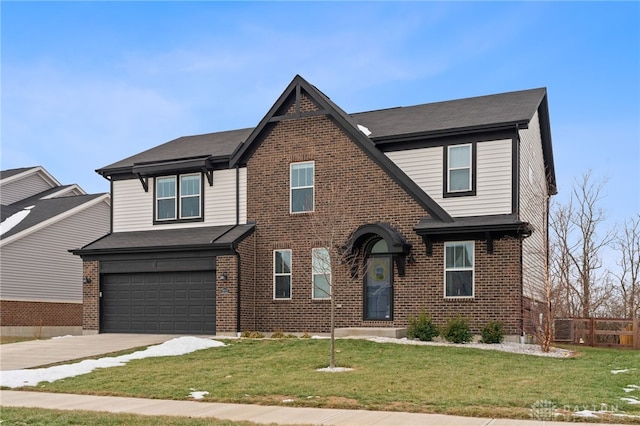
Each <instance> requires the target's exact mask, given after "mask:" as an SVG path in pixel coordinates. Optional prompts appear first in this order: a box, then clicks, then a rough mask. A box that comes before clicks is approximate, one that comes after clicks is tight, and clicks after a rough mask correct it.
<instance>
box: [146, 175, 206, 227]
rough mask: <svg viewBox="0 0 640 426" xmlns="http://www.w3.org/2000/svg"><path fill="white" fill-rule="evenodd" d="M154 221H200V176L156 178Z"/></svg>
mask: <svg viewBox="0 0 640 426" xmlns="http://www.w3.org/2000/svg"><path fill="white" fill-rule="evenodd" d="M155 189H156V194H155V198H156V201H155V210H156V215H155V220H156V221H171V220H179V219H200V218H201V217H202V196H201V194H202V176H201V175H200V174H199V173H193V174H186V175H177V176H163V177H157V178H156V188H155Z"/></svg>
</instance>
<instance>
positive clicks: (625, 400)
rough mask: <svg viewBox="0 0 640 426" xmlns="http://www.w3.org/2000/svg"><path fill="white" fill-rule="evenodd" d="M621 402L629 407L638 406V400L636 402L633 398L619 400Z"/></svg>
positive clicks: (639, 401)
mask: <svg viewBox="0 0 640 426" xmlns="http://www.w3.org/2000/svg"><path fill="white" fill-rule="evenodd" d="M620 400H621V401H624V402H626V403H627V404H630V405H637V404H640V400H637V399H635V398H620Z"/></svg>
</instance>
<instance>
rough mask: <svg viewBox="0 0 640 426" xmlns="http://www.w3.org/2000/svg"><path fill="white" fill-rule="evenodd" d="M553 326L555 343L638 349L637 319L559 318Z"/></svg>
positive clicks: (639, 333) (638, 331)
mask: <svg viewBox="0 0 640 426" xmlns="http://www.w3.org/2000/svg"><path fill="white" fill-rule="evenodd" d="M554 325H555V330H554V336H555V339H554V340H555V341H556V342H568V343H575V344H582V345H589V346H607V347H618V348H629V349H640V319H638V318H636V319H624V318H561V319H556V320H555V324H554Z"/></svg>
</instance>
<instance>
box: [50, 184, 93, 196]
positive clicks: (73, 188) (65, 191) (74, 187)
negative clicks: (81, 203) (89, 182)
mask: <svg viewBox="0 0 640 426" xmlns="http://www.w3.org/2000/svg"><path fill="white" fill-rule="evenodd" d="M72 191H77V193H75V194H73V195H87V193H86V192H84V190H83V189H82V188H80V187H79V186H78V185H77V184H75V183H74V184H73V185H71V186H69V187H67V188H63V189H61V190H60V191H57V192H54V193H53V194H49V195H47V196H44V197H42V198H40V199H41V200H48V199H51V198H56V197H63V196H64V194H68V193H70V192H72Z"/></svg>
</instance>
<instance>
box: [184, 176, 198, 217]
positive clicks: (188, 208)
mask: <svg viewBox="0 0 640 426" xmlns="http://www.w3.org/2000/svg"><path fill="white" fill-rule="evenodd" d="M200 188H201V185H200V174H194V175H184V176H180V218H181V219H188V218H194V217H200V206H201V204H200Z"/></svg>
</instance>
